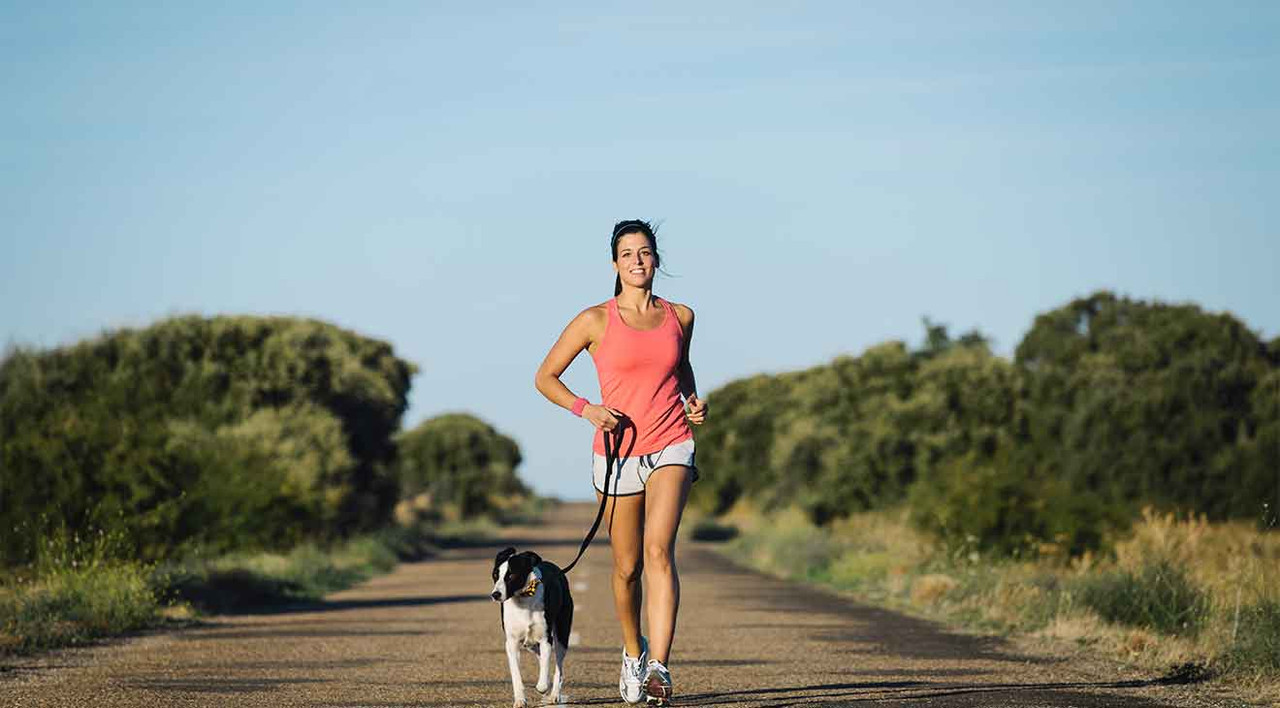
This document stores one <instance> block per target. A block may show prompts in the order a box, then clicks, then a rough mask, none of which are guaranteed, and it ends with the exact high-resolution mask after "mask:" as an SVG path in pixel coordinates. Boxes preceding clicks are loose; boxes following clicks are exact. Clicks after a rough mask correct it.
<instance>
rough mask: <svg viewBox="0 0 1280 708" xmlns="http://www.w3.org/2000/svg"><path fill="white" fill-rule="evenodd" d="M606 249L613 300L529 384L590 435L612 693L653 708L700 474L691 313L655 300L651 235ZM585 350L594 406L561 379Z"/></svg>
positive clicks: (574, 326)
mask: <svg viewBox="0 0 1280 708" xmlns="http://www.w3.org/2000/svg"><path fill="white" fill-rule="evenodd" d="M611 248H612V251H613V268H614V270H615V271H616V272H617V279H616V281H615V283H614V297H613V299H611V300H607V301H605V302H603V303H600V304H599V305H593V306H591V307H588V308H587V309H585V310H583V311H582V312H580V313H578V316H577V317H574V318H573V321H572V322H570V323H569V325H568V326H567V327H565V329H564V332H562V333H561V334H560V339H559V340H557V341H556V343H555V345H554V346H552V347H551V351H550V352H548V353H547V357H546V359H545V360H543V362H542V366H540V367H538V374H537V377H536V385H537V387H538V391H540V392H541V393H542V395H544V396H546V397H547V399H549V400H550V401H551V402H552V403H555V404H556V405H559V406H561V407H562V408H566V409H568V410H570V411H572V412H573V413H574V414H575V415H578V416H580V417H582V418H585V419H586V420H588V421H590V423H591V424H592V425H594V426H595V427H596V429H597V430H596V436H595V443H594V450H595V455H594V464H593V470H592V471H593V477H594V485H595V489H596V500H597V501H601V499H602V496H603V495H605V494H608V495H611V496H614V497H615V498H614V499H612V500H610V501H609V503H608V516H607V517H606V523H607V524H608V528H609V544H610V546H611V547H612V549H613V569H614V573H613V601H614V605H615V607H616V609H617V612H618V620H619V621H620V622H621V624H622V640H623V651H622V676H621V678H620V679H619V681H618V690H619V691H620V692H621V693H622V698H623V700H625V701H626V702H628V703H639V702H640V700H641V699H642V698H647V699H648V700H649V702H658V703H660V704H661V703H665V702H666V701H667V700H669V699H670V698H671V694H672V689H671V673H670V671H669V670H668V668H667V660H668V658H669V657H670V653H671V642H672V639H673V637H674V635H675V627H676V612H677V610H678V609H679V605H680V579H679V576H678V575H677V574H676V567H675V560H674V558H675V542H676V530H677V529H678V528H679V526H680V516H681V514H682V513H683V511H684V505H685V501H686V500H687V499H688V496H689V487H690V486H691V485H692V484H693V482H694V480H696V479H697V474H698V473H697V468H696V467H695V466H694V461H693V453H694V443H693V430H692V429H691V428H690V427H689V424H690V423H693V424H696V425H700V424H701V423H702V422H703V421H704V420H705V419H706V411H707V407H706V404H705V403H704V402H703V401H701V400H699V399H698V394H697V386H696V384H695V383H694V378H693V367H692V366H690V364H689V340H690V339H691V338H692V337H693V310H691V309H689V308H688V307H686V306H684V305H677V304H673V303H670V302H667V301H666V300H662V299H660V298H658V297H656V296H655V295H654V294H653V276H654V274H655V272H656V271H657V269H658V266H659V264H660V260H659V256H658V244H657V239H656V238H655V236H654V232H653V227H652V226H650V225H649V223H648V222H645V221H638V220H633V221H622V222H619V223H618V224H617V225H616V226H614V228H613V238H612V240H611ZM584 349H585V350H587V352H588V353H589V354H590V355H591V357H592V359H593V360H594V362H595V365H596V373H597V374H598V376H599V378H600V391H601V398H602V400H601V402H600V404H599V405H596V404H592V403H591V402H589V401H587V399H585V398H583V397H580V396H577V395H575V394H574V393H573V392H572V391H570V390H569V388H568V387H567V386H565V385H564V383H563V382H561V381H560V376H561V374H563V373H564V371H565V369H567V368H569V364H570V363H572V362H573V360H574V358H575V357H577V356H578V353H579V352H581V351H582V350H584ZM681 396H683V397H684V399H685V401H686V403H687V408H686V407H685V405H682V404H681V401H680V398H681ZM620 425H621V426H624V427H627V428H632V427H633V428H634V429H628V430H626V431H625V435H626V438H625V439H626V442H624V443H623V450H621V451H619V452H618V455H619V457H620V459H619V464H616V465H615V466H614V469H613V470H611V475H610V477H609V479H608V482H609V485H608V489H606V488H605V487H604V484H605V455H604V453H605V450H604V436H605V435H612V434H613V431H614V430H615V429H616V428H618V427H619V426H620ZM633 436H634V437H633ZM632 440H634V443H633V442H632ZM619 469H621V471H620V472H619ZM642 571H643V577H644V580H645V582H646V584H647V585H648V587H649V598H648V600H649V601H648V605H647V609H648V614H649V632H650V635H651V636H650V637H649V638H646V637H642V636H641V635H640V604H641V596H640V595H641V593H640V579H641V572H642Z"/></svg>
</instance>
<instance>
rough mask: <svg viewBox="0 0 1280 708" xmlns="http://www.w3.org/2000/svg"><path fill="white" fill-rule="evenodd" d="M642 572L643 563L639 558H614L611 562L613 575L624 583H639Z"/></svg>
mask: <svg viewBox="0 0 1280 708" xmlns="http://www.w3.org/2000/svg"><path fill="white" fill-rule="evenodd" d="M643 571H644V561H642V560H641V559H640V557H639V556H636V557H634V558H615V559H614V561H613V574H614V575H616V576H617V577H618V579H620V580H623V581H625V582H628V583H636V582H640V576H641V574H642V573H643Z"/></svg>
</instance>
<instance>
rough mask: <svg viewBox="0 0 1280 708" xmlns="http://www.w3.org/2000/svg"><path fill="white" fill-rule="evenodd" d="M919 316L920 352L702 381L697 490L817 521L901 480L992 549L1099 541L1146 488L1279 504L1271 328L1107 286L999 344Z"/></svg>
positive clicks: (712, 499)
mask: <svg viewBox="0 0 1280 708" xmlns="http://www.w3.org/2000/svg"><path fill="white" fill-rule="evenodd" d="M924 324H925V330H926V332H925V339H924V344H923V346H922V347H921V348H920V349H918V350H916V351H909V350H908V349H907V347H906V346H905V345H904V344H902V343H901V342H888V343H885V344H881V345H877V346H874V347H871V348H869V349H867V350H866V351H865V352H864V353H863V354H862V355H861V356H857V357H849V356H845V357H839V358H837V359H835V360H834V361H832V362H831V363H830V364H827V365H824V366H818V367H814V368H811V369H807V370H804V371H799V372H793V373H784V374H780V375H776V376H763V375H762V376H754V377H751V378H747V379H742V380H739V381H734V382H731V383H729V384H727V385H726V386H724V387H722V388H720V389H718V390H716V391H713V392H711V394H710V395H708V396H707V400H708V403H709V405H710V407H711V409H712V410H713V411H714V413H713V414H712V416H710V417H709V419H708V422H707V424H706V425H705V426H703V427H702V428H701V429H700V430H699V431H698V442H699V465H700V466H701V467H703V468H704V469H706V470H707V471H708V474H706V475H704V480H703V481H701V482H699V484H698V485H695V487H694V490H693V494H692V497H691V500H692V502H693V503H694V504H695V505H697V506H699V507H700V508H702V509H704V510H707V511H710V512H713V513H722V512H724V511H725V510H727V509H728V508H729V507H730V506H732V505H733V504H734V503H735V502H736V501H737V500H739V499H742V498H746V499H750V500H752V501H753V502H755V503H756V504H758V505H760V506H762V507H763V508H765V509H766V510H767V509H776V508H780V507H782V506H785V505H789V504H796V505H798V506H799V507H800V508H802V509H804V510H805V511H806V513H807V514H808V515H809V517H810V518H811V519H812V520H813V521H815V522H818V523H825V522H827V521H829V520H831V519H835V518H840V517H843V516H847V515H849V514H851V513H853V512H855V511H858V510H862V509H872V508H879V507H884V506H886V505H891V504H895V503H897V502H899V501H900V500H903V499H904V498H905V499H908V500H909V503H910V506H911V508H912V514H911V516H912V518H913V520H914V521H915V523H916V524H917V525H919V526H920V527H921V528H925V529H928V530H930V531H932V532H934V533H936V534H937V535H939V537H941V538H943V539H945V541H946V542H947V543H948V545H953V546H972V547H974V548H977V549H983V550H988V549H989V550H997V551H999V552H1001V553H1023V552H1027V551H1034V550H1038V549H1042V548H1044V547H1045V545H1046V544H1049V545H1052V546H1054V547H1056V548H1063V549H1068V550H1070V551H1071V552H1079V551H1082V550H1085V549H1088V548H1096V547H1099V546H1101V545H1103V544H1104V543H1105V540H1106V539H1107V538H1109V537H1112V536H1114V535H1115V534H1116V533H1118V532H1120V531H1122V530H1123V529H1124V528H1125V527H1126V526H1127V525H1128V523H1129V522H1130V520H1131V519H1132V518H1133V517H1134V515H1135V514H1136V512H1137V511H1138V510H1139V509H1140V508H1141V507H1142V506H1144V505H1154V506H1156V507H1157V508H1167V509H1173V508H1180V509H1190V510H1196V511H1200V512H1204V513H1206V514H1208V516H1209V517H1210V518H1214V519H1223V518H1252V519H1256V518H1259V517H1260V516H1269V517H1270V518H1271V519H1274V518H1275V515H1276V510H1277V509H1280V340H1273V341H1272V342H1270V343H1264V342H1262V341H1260V340H1259V339H1258V337H1257V335H1256V334H1254V333H1253V332H1251V331H1250V330H1249V329H1248V328H1246V327H1245V326H1244V325H1243V324H1241V323H1240V322H1239V321H1238V320H1236V319H1235V318H1234V317H1232V316H1230V315H1227V314H1210V313H1205V312H1203V311H1202V310H1200V309H1199V308H1197V307H1195V306H1193V305H1167V304H1164V303H1159V302H1144V301H1137V300H1130V299H1127V298H1120V297H1117V296H1115V295H1113V294H1111V293H1108V292H1099V293H1095V294H1094V295H1092V296H1090V297H1088V298H1083V299H1079V300H1076V301H1073V302H1071V303H1069V304H1067V305H1066V306H1064V307H1062V308H1059V309H1056V310H1053V311H1051V312H1047V313H1044V314H1042V315H1040V316H1039V317H1037V318H1036V321H1035V324H1034V325H1033V326H1032V328H1031V330H1030V331H1029V332H1028V333H1027V335H1026V337H1025V338H1024V340H1023V341H1022V342H1021V343H1020V344H1019V346H1018V348H1017V353H1016V358H1015V360H1014V361H1012V362H1010V361H1007V360H1005V359H1003V358H1000V357H997V356H994V355H993V354H991V352H990V351H989V349H988V348H987V340H986V338H985V337H983V336H982V335H981V334H979V333H976V332H971V333H968V334H965V335H963V336H962V337H960V338H959V339H952V338H951V337H950V336H949V335H948V333H947V330H946V327H945V326H943V325H940V324H937V323H934V322H931V321H929V320H928V319H926V320H925V322H924ZM1264 505H1266V506H1265V510H1264ZM1264 511H1265V514H1264V513H1263V512H1264ZM1265 520H1266V519H1265V518H1264V521H1265Z"/></svg>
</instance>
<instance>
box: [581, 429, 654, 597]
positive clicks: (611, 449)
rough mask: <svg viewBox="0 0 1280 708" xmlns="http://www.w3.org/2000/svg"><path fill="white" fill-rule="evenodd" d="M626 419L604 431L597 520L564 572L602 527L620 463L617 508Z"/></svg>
mask: <svg viewBox="0 0 1280 708" xmlns="http://www.w3.org/2000/svg"><path fill="white" fill-rule="evenodd" d="M624 420H625V419H623V420H620V421H618V426H617V427H616V428H615V429H614V430H612V431H605V433H604V493H603V494H601V495H600V509H599V510H598V511H596V520H595V521H594V522H592V524H591V530H590V531H588V532H587V537H586V538H584V539H582V546H580V547H579V548H578V555H576V556H574V558H573V562H572V563H570V564H569V565H566V566H565V567H564V570H563V571H562V572H564V573H568V572H569V571H570V570H573V566H575V565H577V564H578V561H579V560H582V554H583V553H586V552H587V546H590V545H591V541H592V539H594V538H595V537H596V531H598V530H599V529H600V521H601V520H602V519H604V506H605V504H608V503H609V477H610V476H612V474H613V466H614V464H618V476H617V477H615V478H614V482H613V491H614V497H613V499H614V502H613V504H614V507H615V508H616V507H617V505H618V501H617V499H618V497H617V491H618V480H619V479H621V478H622V465H621V463H619V462H618V452H619V451H620V450H621V449H622V440H623V438H624V437H626V434H627V428H626V425H625V423H624V422H623V421H624ZM615 434H616V435H617V436H618V439H617V441H616V442H615V441H614V439H613V436H614V435H615ZM638 434H639V433H637V435H638ZM631 444H632V446H634V445H635V440H634V436H633V439H632V442H631Z"/></svg>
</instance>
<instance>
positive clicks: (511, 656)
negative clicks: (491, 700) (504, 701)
mask: <svg viewBox="0 0 1280 708" xmlns="http://www.w3.org/2000/svg"><path fill="white" fill-rule="evenodd" d="M507 666H509V667H510V668H511V693H512V694H513V695H514V696H515V698H514V700H513V702H512V704H511V705H512V708H527V706H528V705H529V702H528V701H526V700H525V698H524V679H522V678H520V642H519V641H517V640H516V639H515V638H514V637H507Z"/></svg>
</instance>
